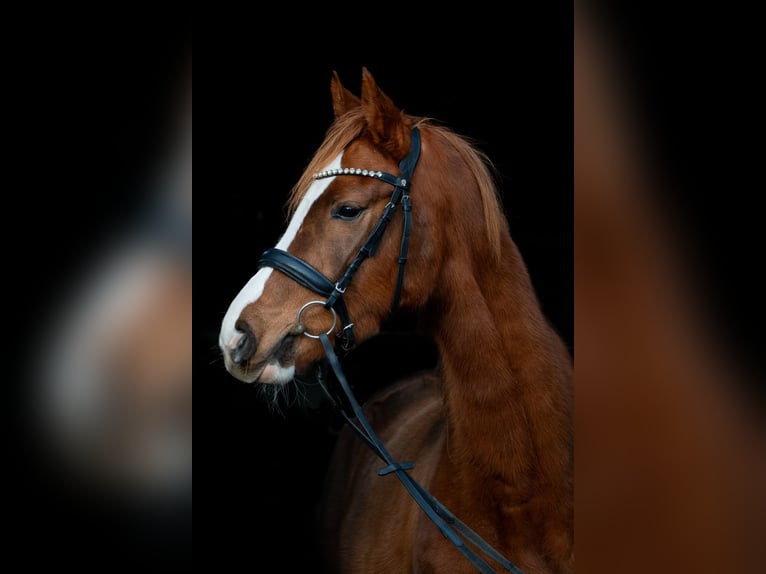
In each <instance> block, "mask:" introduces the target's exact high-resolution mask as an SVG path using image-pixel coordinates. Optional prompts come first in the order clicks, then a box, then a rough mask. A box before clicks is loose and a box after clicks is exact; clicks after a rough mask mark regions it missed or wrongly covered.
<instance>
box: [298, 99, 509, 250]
mask: <svg viewBox="0 0 766 574" xmlns="http://www.w3.org/2000/svg"><path fill="white" fill-rule="evenodd" d="M413 123H414V125H416V126H417V127H419V128H420V130H421V131H422V132H424V133H426V132H427V133H430V134H433V135H434V136H435V137H433V138H429V139H430V141H431V142H433V143H434V144H436V145H445V146H449V147H451V148H453V150H454V151H455V152H457V154H458V155H459V156H460V158H461V159H462V160H463V162H464V165H465V166H466V168H467V170H468V173H467V175H468V177H469V178H471V179H472V180H473V182H474V183H475V186H476V188H477V189H478V192H479V195H480V197H481V201H482V205H483V208H484V223H485V225H486V231H487V240H488V241H489V244H490V247H491V249H492V252H493V253H494V254H495V256H496V257H498V258H499V257H500V246H501V233H502V230H503V229H504V227H505V225H506V224H505V221H506V220H505V213H504V211H503V208H502V203H501V201H500V194H499V189H498V186H497V181H498V179H497V177H496V176H497V173H496V169H495V166H494V165H493V164H492V162H491V161H490V159H489V158H488V157H487V155H486V154H485V153H484V152H483V151H481V150H480V149H479V148H478V147H477V146H476V145H475V144H474V143H473V142H472V141H471V140H470V139H469V138H467V137H465V136H462V135H459V134H457V133H456V132H454V131H453V130H451V129H449V128H447V127H445V126H441V125H438V124H437V123H434V121H433V120H431V119H429V118H419V119H417V120H416V121H414V122H413ZM365 127H366V122H365V117H364V114H363V112H362V108H357V109H353V110H350V111H348V112H346V113H345V114H344V115H342V116H341V117H339V118H338V119H336V121H335V122H334V123H333V124H332V125H331V126H330V128H329V129H328V131H327V135H326V137H325V139H324V141H323V142H322V144H321V145H320V146H319V148H318V149H317V151H316V152H315V153H314V156H313V157H312V159H311V160H310V162H309V164H308V166H307V167H306V170H305V171H304V172H303V174H302V175H301V177H300V179H299V180H298V182H297V183H296V184H295V186H293V189H292V191H291V193H290V197H289V200H288V217H291V216H292V214H293V213H294V212H295V210H296V209H297V207H298V205H299V204H300V202H301V200H302V199H303V197H304V196H305V195H306V192H307V191H308V189H309V187H311V184H312V182H313V181H314V178H313V176H314V174H315V173H317V172H319V171H321V170H323V169H324V168H325V167H326V166H327V165H328V164H329V163H330V162H331V161H332V160H333V159H334V158H335V157H337V156H338V154H340V153H341V152H342V151H343V150H344V149H346V147H347V146H348V145H349V144H350V143H351V142H352V141H354V140H355V139H356V138H358V137H359V136H360V135H361V134H362V133H363V132H364V130H365ZM432 156H433V159H434V161H435V162H437V163H438V162H439V161H440V160H441V157H442V154H438V153H434V154H432ZM360 167H364V166H360ZM439 169H441V170H444V172H445V173H448V172H454V168H451V167H450V166H447V165H442V166H440V167H439ZM415 173H416V177H417V171H416V172H415ZM415 185H417V183H416V182H415ZM462 189H463V187H462V186H461V185H455V186H454V187H453V188H452V190H453V191H458V192H459V191H460V190H462Z"/></svg>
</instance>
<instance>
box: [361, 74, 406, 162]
mask: <svg viewBox="0 0 766 574" xmlns="http://www.w3.org/2000/svg"><path fill="white" fill-rule="evenodd" d="M362 110H363V112H364V116H365V119H366V120H367V125H368V127H369V133H370V136H371V137H372V140H373V141H374V142H375V144H377V145H378V146H380V147H382V148H383V149H385V150H386V151H388V152H389V153H390V154H391V156H392V157H394V158H396V159H401V158H403V157H404V156H406V155H407V152H408V151H409V148H410V129H411V128H412V122H411V120H410V118H409V117H408V116H407V115H406V114H405V113H404V112H403V111H401V110H400V109H399V108H397V107H396V106H395V105H394V102H392V101H391V98H389V97H388V96H387V95H386V94H384V93H383V91H382V90H381V89H380V88H379V87H378V84H376V83H375V80H374V79H373V77H372V74H370V72H369V70H367V68H366V67H365V68H362Z"/></svg>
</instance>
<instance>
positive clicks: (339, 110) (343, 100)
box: [330, 71, 362, 119]
mask: <svg viewBox="0 0 766 574" xmlns="http://www.w3.org/2000/svg"><path fill="white" fill-rule="evenodd" d="M330 91H331V92H332V109H333V112H334V113H335V119H338V118H339V117H341V116H342V115H343V114H345V113H346V112H347V111H349V110H353V109H356V108H358V107H359V106H361V105H362V102H361V100H360V99H359V98H358V97H356V96H355V95H354V94H352V93H351V92H350V91H348V90H347V89H346V88H345V86H343V84H341V83H340V76H338V72H336V71H333V73H332V78H331V80H330Z"/></svg>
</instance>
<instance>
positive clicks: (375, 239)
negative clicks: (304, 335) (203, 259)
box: [258, 128, 420, 352]
mask: <svg viewBox="0 0 766 574" xmlns="http://www.w3.org/2000/svg"><path fill="white" fill-rule="evenodd" d="M419 157H420V130H419V129H418V128H413V129H412V138H411V143H410V152H409V153H408V154H407V157H405V158H404V159H403V160H402V161H401V162H400V163H399V171H400V172H401V175H392V174H390V173H386V172H384V171H377V170H367V169H359V168H353V167H344V168H338V169H329V170H326V171H321V172H319V173H315V174H314V179H324V178H327V177H335V176H339V175H354V176H361V177H371V178H373V179H379V180H381V181H385V182H386V183H388V184H391V185H392V186H394V191H393V193H392V194H391V199H390V200H389V202H388V204H387V205H386V207H385V208H384V209H383V214H382V215H381V216H380V219H378V222H377V224H376V225H375V228H374V229H373V230H372V233H370V235H369V236H368V237H367V241H365V242H364V244H363V245H362V247H361V248H360V249H359V252H358V253H357V254H356V257H354V259H353V260H352V261H351V263H350V264H349V265H348V267H347V268H346V271H345V273H343V275H342V276H341V278H340V279H339V280H338V281H335V282H333V281H331V280H330V279H328V278H327V277H326V276H325V275H324V274H323V273H322V272H321V271H319V270H318V269H317V268H316V267H314V266H312V265H311V264H309V263H307V262H306V261H304V260H303V259H301V258H300V257H296V256H295V255H293V254H292V253H288V252H287V251H283V250H282V249H277V248H272V249H267V250H266V251H264V252H263V254H262V255H261V258H260V260H259V261H258V267H259V268H261V267H273V268H274V269H278V270H279V271H281V272H282V273H284V274H285V275H287V276H288V277H289V278H290V279H292V280H293V281H295V282H297V283H299V284H300V285H302V286H304V287H306V288H307V289H310V290H311V291H314V292H315V293H318V294H319V295H322V296H323V297H326V298H327V299H326V301H325V302H324V306H325V308H327V309H331V310H333V309H334V310H335V311H337V313H338V315H339V316H340V319H341V323H342V326H341V329H340V331H339V332H337V333H336V334H335V340H336V343H338V345H339V346H340V348H341V349H342V350H343V351H344V352H348V351H350V350H351V349H353V348H354V345H355V338H354V332H353V326H354V324H353V323H352V322H351V321H350V319H349V316H348V309H347V308H346V303H345V301H344V300H343V294H344V293H345V292H346V288H347V287H348V285H349V283H351V279H352V278H353V277H354V274H355V273H356V271H357V269H359V266H360V265H361V264H362V262H363V261H364V260H365V259H367V258H368V257H372V256H373V255H375V252H376V251H377V249H378V246H379V245H380V241H381V239H382V238H383V232H384V231H385V230H386V227H388V223H389V222H390V221H391V216H392V215H393V213H394V211H395V210H396V207H397V205H398V204H399V202H401V204H402V213H403V217H404V224H403V226H402V240H401V246H400V248H399V259H398V263H399V274H398V277H397V280H396V288H395V290H394V300H393V303H392V304H391V312H392V313H393V312H394V311H395V310H396V308H397V307H398V306H399V297H400V296H401V294H402V285H403V284H404V266H405V264H406V263H407V252H408V251H409V245H410V230H411V228H412V203H411V202H410V195H409V189H410V181H411V180H412V174H413V172H414V171H415V166H416V165H417V163H418V159H419Z"/></svg>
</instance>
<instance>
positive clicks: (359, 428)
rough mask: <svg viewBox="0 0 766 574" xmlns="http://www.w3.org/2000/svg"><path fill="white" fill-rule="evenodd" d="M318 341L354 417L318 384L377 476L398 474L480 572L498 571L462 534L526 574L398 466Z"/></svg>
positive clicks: (324, 337)
mask: <svg viewBox="0 0 766 574" xmlns="http://www.w3.org/2000/svg"><path fill="white" fill-rule="evenodd" d="M319 340H320V341H321V342H322V347H323V348H324V352H325V355H326V358H327V362H328V364H329V365H330V368H331V369H332V371H333V373H334V374H335V378H336V380H337V381H338V383H339V385H340V388H341V391H342V398H343V401H342V403H344V404H346V405H348V406H350V407H351V414H349V413H348V412H347V410H346V408H345V407H344V406H343V404H342V403H341V402H339V401H338V398H339V397H338V396H337V395H336V394H333V393H332V392H331V391H330V389H329V388H328V387H327V385H326V382H325V381H324V380H323V377H319V384H320V385H321V387H322V390H323V391H324V392H325V394H326V395H327V396H328V397H329V398H330V401H331V402H332V403H333V404H334V406H335V408H336V409H337V410H338V412H339V413H340V414H341V415H342V416H343V418H344V419H345V420H346V422H347V424H348V425H349V426H350V427H351V429H352V430H353V431H354V432H355V433H356V434H357V436H359V438H360V439H362V441H363V442H364V443H365V444H366V445H367V446H368V447H369V448H370V449H371V450H372V451H373V452H374V453H375V454H376V455H377V456H378V458H380V459H381V460H382V461H383V462H384V463H386V466H385V467H383V468H382V469H381V470H380V471H378V475H379V476H385V475H388V474H395V475H396V477H397V478H398V479H399V481H400V482H401V483H402V485H404V487H405V489H406V490H407V492H408V493H409V495H410V496H411V497H412V498H413V499H414V500H415V502H416V503H417V504H418V506H420V508H421V509H422V510H423V512H425V514H426V516H428V518H429V519H430V520H431V521H432V522H433V523H434V524H435V525H436V526H437V528H439V531H440V532H441V533H442V534H443V535H444V537H445V538H447V540H449V541H450V542H451V543H452V544H453V545H454V546H455V547H456V548H457V549H458V551H459V552H460V553H461V554H462V555H463V556H465V558H466V559H467V560H468V561H469V562H471V564H473V565H474V566H475V567H476V569H477V570H478V571H479V572H482V573H483V574H495V570H494V569H493V568H492V566H490V565H489V563H487V561H486V560H484V559H483V558H482V557H481V556H479V554H477V553H476V551H474V550H473V549H472V548H471V547H470V546H468V545H466V543H465V541H464V540H463V539H462V538H461V537H460V534H462V535H463V536H464V537H465V538H466V540H468V541H469V542H471V543H472V544H473V545H474V546H476V547H477V548H479V549H480V550H482V551H483V552H484V553H485V554H487V555H488V556H490V557H491V558H492V559H493V560H496V561H497V562H498V563H499V564H500V565H501V566H502V567H503V568H504V569H505V570H507V571H508V572H513V573H514V574H524V573H523V572H522V571H521V570H520V569H519V568H518V567H517V566H516V565H515V564H513V562H511V561H510V560H508V559H507V558H505V557H504V556H503V555H502V554H500V552H498V551H497V550H496V549H495V548H493V547H492V546H491V545H490V544H489V543H488V542H486V541H485V540H484V539H483V538H481V536H479V535H478V534H477V533H476V532H474V531H473V530H472V529H471V528H469V527H468V526H467V525H466V524H465V523H463V522H462V521H460V520H459V519H458V518H457V517H456V516H455V515H454V514H452V512H450V511H449V510H448V509H447V508H446V507H445V506H444V505H443V504H442V503H441V502H439V501H438V500H437V499H436V498H435V497H434V496H433V495H431V494H430V493H429V492H428V491H427V490H426V489H425V488H424V487H423V486H422V485H421V484H420V483H418V482H417V481H416V480H415V479H414V478H413V477H412V476H411V475H409V474H408V473H407V471H408V470H410V469H412V468H414V467H415V465H414V464H413V463H412V462H396V461H395V460H394V459H393V457H392V456H391V453H389V452H388V450H387V449H386V447H385V446H384V445H383V443H382V442H381V441H380V439H379V438H378V436H377V435H376V434H375V431H374V430H373V428H372V425H370V423H369V421H368V420H367V417H365V416H364V412H363V411H362V408H361V406H360V405H359V403H358V402H357V400H356V398H355V397H354V393H353V392H352V391H351V387H350V385H349V384H348V380H347V379H346V376H345V374H344V373H343V369H342V367H341V365H340V361H339V360H338V357H337V355H336V354H335V351H334V350H333V347H332V345H331V344H330V340H329V339H328V338H327V335H326V334H325V333H322V334H320V335H319ZM453 527H454V529H453ZM458 533H460V534H458Z"/></svg>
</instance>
